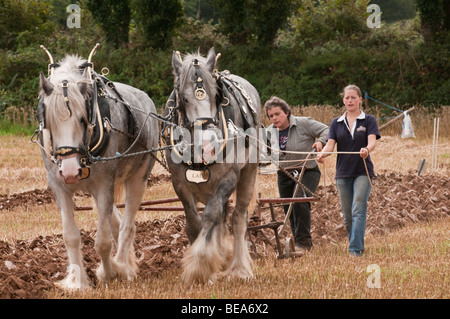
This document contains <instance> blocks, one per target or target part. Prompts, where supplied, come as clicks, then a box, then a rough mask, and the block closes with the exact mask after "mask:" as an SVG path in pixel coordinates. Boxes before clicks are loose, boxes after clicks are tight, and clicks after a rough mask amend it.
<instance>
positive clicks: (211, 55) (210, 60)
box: [206, 47, 216, 73]
mask: <svg viewBox="0 0 450 319" xmlns="http://www.w3.org/2000/svg"><path fill="white" fill-rule="evenodd" d="M215 64H216V51H215V50H214V47H212V48H211V49H209V51H208V55H207V57H206V66H207V67H208V70H209V71H210V72H211V73H212V72H213V71H214V65H215Z"/></svg>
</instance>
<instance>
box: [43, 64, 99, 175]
mask: <svg viewBox="0 0 450 319" xmlns="http://www.w3.org/2000/svg"><path fill="white" fill-rule="evenodd" d="M83 62H84V61H83V60H81V59H80V58H78V57H75V56H67V57H66V58H65V59H64V60H63V61H61V63H60V66H59V67H58V68H57V69H56V70H54V72H53V74H52V76H51V78H50V79H47V78H46V77H45V76H44V75H43V74H42V72H41V74H40V89H41V91H40V107H41V108H43V110H41V112H42V113H43V114H42V116H43V119H41V121H42V120H44V121H45V122H44V123H45V129H46V130H47V131H48V132H49V136H50V141H49V142H50V143H51V145H50V146H51V155H52V156H53V157H54V158H55V159H56V161H57V162H58V164H59V166H60V167H59V174H60V177H61V178H62V179H64V181H65V183H67V184H73V183H76V182H77V181H79V180H80V179H81V178H82V177H83V171H82V165H80V159H81V158H82V157H84V156H85V155H86V152H87V150H86V146H85V132H86V125H87V124H88V119H87V110H86V101H88V100H89V99H90V96H92V87H91V86H90V85H88V77H87V75H86V74H85V72H84V73H83V74H81V72H80V69H79V68H80V65H82V63H83ZM47 146H48V145H47Z"/></svg>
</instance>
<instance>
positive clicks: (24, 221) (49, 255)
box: [0, 119, 450, 299]
mask: <svg viewBox="0 0 450 319" xmlns="http://www.w3.org/2000/svg"><path fill="white" fill-rule="evenodd" d="M319 120H320V119H319ZM395 130H397V132H398V127H394V129H393V133H389V134H383V132H382V135H383V138H382V139H381V140H379V142H378V145H377V149H376V150H375V151H374V152H373V154H372V160H373V162H374V164H375V168H376V173H377V175H378V177H377V178H376V179H375V180H374V187H373V189H372V193H371V195H370V199H369V208H368V211H369V212H368V218H367V231H366V252H365V255H364V257H362V258H351V257H349V256H348V253H347V239H346V234H345V230H344V226H343V222H342V217H341V216H340V206H339V198H338V194H337V189H336V187H335V184H334V164H335V155H333V156H331V157H330V158H329V159H327V161H326V163H325V164H324V165H322V164H321V165H320V169H321V171H322V180H321V182H320V186H319V189H318V190H317V192H316V195H317V196H318V197H320V200H319V201H317V202H313V203H312V236H313V242H314V245H315V246H314V248H313V249H312V251H311V252H309V253H308V254H306V255H304V256H303V257H301V258H286V259H279V258H277V257H278V251H277V250H276V249H274V247H273V246H272V245H273V244H274V238H273V237H274V236H273V232H272V231H271V230H270V229H265V230H264V234H265V235H266V236H267V238H269V240H270V241H267V240H266V239H265V238H264V237H263V236H262V235H261V234H259V235H257V236H255V234H253V233H251V234H250V235H251V239H252V242H253V243H252V244H250V250H251V254H252V257H253V259H254V266H253V271H254V275H255V277H254V278H253V279H252V280H250V281H242V280H238V281H227V280H226V279H225V278H221V279H219V280H218V282H216V283H215V284H214V285H205V286H194V287H184V286H183V284H182V283H181V281H180V276H181V258H182V256H183V253H184V251H185V250H186V248H187V247H188V240H187V236H186V234H185V232H184V214H183V212H182V211H172V212H165V211H159V212H153V211H140V212H139V214H138V218H137V233H136V241H135V249H136V252H137V255H138V257H139V258H140V259H139V260H140V261H139V267H140V270H139V274H138V279H137V280H136V281H134V282H112V283H110V284H109V285H108V286H107V287H105V286H103V285H100V284H98V283H97V281H96V278H95V275H94V273H95V269H96V267H97V266H98V263H99V259H98V256H97V254H96V253H95V250H94V248H93V245H94V240H95V230H96V221H97V217H96V213H95V211H94V210H80V211H77V212H76V220H77V223H78V226H79V227H80V229H82V241H83V245H84V247H83V254H84V256H85V257H84V261H85V265H86V267H87V269H88V274H89V276H90V278H91V280H92V283H93V288H92V289H91V290H89V291H83V292H63V291H60V290H58V289H57V288H55V286H54V283H55V282H56V281H58V280H60V279H62V278H63V277H64V275H65V269H66V263H67V260H66V251H65V247H64V244H63V240H62V235H61V233H62V228H61V227H62V226H61V220H60V215H59V211H58V209H57V206H56V204H55V201H54V198H53V195H52V194H51V192H50V191H49V190H48V188H47V182H46V179H45V169H44V167H43V163H42V159H41V158H40V153H39V150H38V147H37V145H35V144H32V143H30V142H29V137H18V136H1V137H0V138H1V144H0V148H1V152H0V298H7V299H10V298H11V299H20V298H24V299H30V298H38V299H40V298H58V299H59V298H62V299H66V298H151V299H170V298H175V299H178V298H181V299H188V298H204V299H228V298H242V299H253V298H273V299H286V298H288V299H297V298H314V299H318V298H333V299H335V298H383V299H384V298H438V299H448V298H449V297H450V294H449V291H450V289H449V288H450V283H449V273H450V272H449V263H448V260H449V245H450V218H449V217H450V211H449V209H450V207H449V203H450V201H449V197H450V196H449V192H450V191H449V189H450V188H449V186H450V177H449V176H450V175H449V171H450V159H449V153H450V140H449V138H448V135H446V133H445V132H444V131H443V133H444V134H443V135H441V139H440V141H439V157H438V160H439V162H438V163H439V167H438V169H434V170H433V169H432V168H431V164H429V165H428V164H427V167H426V168H425V170H423V171H422V172H421V174H420V176H419V175H418V167H419V165H420V164H421V163H422V161H423V160H424V159H425V160H426V163H429V162H430V161H431V145H432V137H430V135H429V133H422V132H421V131H420V128H418V129H417V131H416V135H418V137H417V139H401V138H400V137H399V136H398V134H395ZM423 132H429V129H428V130H424V131H423ZM442 136H443V137H442ZM258 185H259V189H258V191H259V193H260V196H261V197H262V198H276V197H278V193H277V190H276V189H277V188H276V175H274V174H270V170H269V173H267V170H266V172H265V173H263V172H262V171H261V173H260V174H259V183H258ZM171 197H176V195H175V193H174V192H173V189H172V186H171V182H170V174H169V173H168V172H167V171H166V170H165V169H164V168H163V167H162V166H160V165H159V164H158V165H157V166H156V167H155V169H154V170H153V172H152V175H151V178H150V179H149V181H148V187H147V190H146V193H145V195H144V199H143V200H146V201H148V200H155V199H164V198H171ZM75 202H76V205H77V206H91V205H92V201H91V198H90V196H88V195H86V194H82V193H77V194H76V196H75ZM170 205H171V206H174V204H170ZM178 206H179V205H178ZM275 212H276V218H277V220H279V221H282V220H283V218H284V216H283V213H282V209H281V207H277V208H276V209H275ZM250 215H252V214H250ZM261 216H262V218H263V221H262V222H263V223H264V222H265V221H269V220H270V216H269V211H268V210H267V209H264V210H262V213H261ZM288 229H289V228H288ZM286 236H289V231H287V232H284V233H283V234H282V236H281V241H282V243H284V242H285V239H286ZM373 267H375V268H373ZM373 269H375V272H374V270H373ZM374 274H377V275H379V276H378V277H377V278H375V281H373V279H374V276H373V275H374ZM377 284H378V286H377ZM376 287H379V288H376Z"/></svg>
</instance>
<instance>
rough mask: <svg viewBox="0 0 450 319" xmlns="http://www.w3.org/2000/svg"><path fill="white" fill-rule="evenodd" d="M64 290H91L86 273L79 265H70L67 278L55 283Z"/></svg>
mask: <svg viewBox="0 0 450 319" xmlns="http://www.w3.org/2000/svg"><path fill="white" fill-rule="evenodd" d="M55 286H56V287H57V288H59V289H62V290H85V289H91V286H90V284H89V279H88V278H87V275H86V273H84V271H82V270H81V269H80V267H79V266H78V265H70V266H69V267H68V268H67V276H66V278H64V279H63V280H60V281H58V282H56V283H55Z"/></svg>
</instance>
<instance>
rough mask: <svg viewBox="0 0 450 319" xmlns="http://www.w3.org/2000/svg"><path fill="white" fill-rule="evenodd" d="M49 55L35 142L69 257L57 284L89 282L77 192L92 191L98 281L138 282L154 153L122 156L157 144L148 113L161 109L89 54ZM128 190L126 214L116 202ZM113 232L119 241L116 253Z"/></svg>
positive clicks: (69, 285)
mask: <svg viewBox="0 0 450 319" xmlns="http://www.w3.org/2000/svg"><path fill="white" fill-rule="evenodd" d="M44 49H45V48H44ZM45 50H46V49H45ZM93 51H94V50H93ZM47 53H48V51H47ZM48 54H49V53H48ZM49 56H50V59H51V62H52V63H51V64H50V66H49V67H50V68H51V70H52V71H51V72H49V73H50V77H49V78H46V77H45V76H44V75H43V74H42V72H41V74H40V100H39V105H38V119H39V122H40V129H39V130H37V131H36V133H37V135H38V138H37V139H36V141H39V143H40V146H41V153H42V157H43V160H44V164H45V168H46V170H47V180H48V184H49V186H50V188H51V190H52V191H53V193H54V195H55V198H56V202H57V204H58V207H59V209H60V212H61V216H62V224H63V237H64V243H65V246H66V248H67V253H68V259H69V260H68V262H69V266H68V269H67V276H66V278H65V279H63V280H62V281H60V282H58V283H57V286H59V287H61V288H63V289H83V288H88V287H90V286H91V283H90V280H89V278H88V276H87V273H86V271H85V269H84V266H83V257H82V253H81V244H82V243H81V238H80V230H79V229H78V227H77V225H76V223H75V220H74V207H75V205H74V202H73V196H74V193H75V191H78V190H81V191H84V192H87V193H89V194H91V195H92V197H93V200H94V202H95V204H96V207H97V210H98V225H97V226H98V227H97V234H96V238H95V249H96V251H97V253H98V254H99V255H100V257H101V264H100V265H99V267H98V269H97V272H96V274H97V278H98V279H99V280H100V282H107V281H109V280H113V279H128V280H133V279H134V278H135V277H136V273H137V268H138V267H137V263H136V260H135V257H136V256H135V252H134V248H133V242H134V236H135V216H136V213H137V211H138V209H139V206H140V203H141V200H142V196H143V193H144V190H145V187H146V185H147V184H146V183H147V178H148V176H149V174H150V171H151V169H152V167H153V165H154V163H155V159H154V157H153V156H151V154H149V153H146V152H142V154H140V155H136V156H120V154H122V155H124V153H128V154H131V153H133V152H137V151H143V150H149V149H152V148H154V147H156V146H157V145H158V134H159V132H158V123H157V122H155V120H154V119H153V118H149V117H148V115H147V114H149V113H150V112H153V113H154V112H156V110H155V106H154V104H153V102H152V100H151V99H150V97H149V96H148V95H147V94H146V93H144V92H142V91H140V90H138V89H136V88H133V87H131V86H128V85H125V84H121V83H115V82H114V83H113V82H110V81H108V80H107V79H106V78H105V77H103V76H101V75H98V74H96V73H95V72H94V71H93V69H92V64H91V63H90V58H89V60H88V61H85V60H82V59H81V58H79V57H78V56H73V55H67V56H66V57H65V58H64V59H63V60H62V61H61V62H60V63H58V64H55V63H53V59H52V57H51V55H50V54H49ZM91 56H92V52H91ZM136 138H137V139H136ZM118 153H119V154H118ZM96 158H97V159H98V158H103V159H105V158H110V159H114V160H107V161H106V160H105V161H95V159H96ZM123 195H125V209H124V214H123V215H122V213H121V212H120V211H119V209H118V208H117V207H116V206H115V202H117V200H119V199H118V198H120V196H123ZM120 200H123V198H122V199H120ZM112 238H113V239H114V241H115V243H116V245H117V253H116V255H115V256H114V257H113V256H112V255H113V254H112V252H113V241H112Z"/></svg>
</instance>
